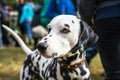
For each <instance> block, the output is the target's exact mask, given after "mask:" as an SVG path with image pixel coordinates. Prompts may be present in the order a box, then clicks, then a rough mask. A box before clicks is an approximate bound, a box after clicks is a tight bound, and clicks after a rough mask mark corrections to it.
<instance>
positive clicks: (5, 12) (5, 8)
mask: <svg viewBox="0 0 120 80" xmlns="http://www.w3.org/2000/svg"><path fill="white" fill-rule="evenodd" d="M0 5H1V6H0V11H1V14H2V24H4V25H7V26H9V18H10V11H11V7H10V6H9V5H8V3H7V0H3V1H2V2H1V4H0ZM2 34H3V36H2V39H3V45H4V46H8V45H9V41H8V32H7V31H6V30H5V29H3V28H2Z"/></svg>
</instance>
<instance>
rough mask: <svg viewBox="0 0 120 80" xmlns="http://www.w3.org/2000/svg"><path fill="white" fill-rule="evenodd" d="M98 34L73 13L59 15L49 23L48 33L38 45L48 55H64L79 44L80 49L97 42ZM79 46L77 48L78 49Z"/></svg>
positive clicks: (44, 54) (40, 50) (42, 52)
mask: <svg viewBox="0 0 120 80" xmlns="http://www.w3.org/2000/svg"><path fill="white" fill-rule="evenodd" d="M96 38H97V36H96V34H95V33H94V31H93V30H92V29H90V27H89V26H88V25H87V24H85V23H84V22H82V23H81V21H80V19H78V18H77V17H76V16H73V15H59V16H57V17H55V18H53V19H52V21H51V22H50V23H49V24H48V35H47V36H45V37H44V38H43V39H42V40H41V41H40V42H39V43H38V45H37V48H38V50H39V52H40V53H41V54H42V55H43V56H45V57H47V58H51V57H63V56H65V55H66V54H67V53H69V52H70V51H72V49H73V48H74V47H75V46H76V45H77V46H78V48H79V49H80V51H83V50H84V49H86V48H87V47H88V46H90V45H92V44H93V43H95V42H96ZM78 48H77V49H78Z"/></svg>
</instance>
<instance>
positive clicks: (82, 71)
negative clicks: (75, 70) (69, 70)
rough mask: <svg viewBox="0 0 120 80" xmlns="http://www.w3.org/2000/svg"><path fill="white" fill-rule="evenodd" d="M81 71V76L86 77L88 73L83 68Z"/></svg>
mask: <svg viewBox="0 0 120 80" xmlns="http://www.w3.org/2000/svg"><path fill="white" fill-rule="evenodd" d="M80 70H81V73H80V74H81V75H82V76H84V75H85V74H86V73H87V72H86V71H85V70H84V68H83V67H80Z"/></svg>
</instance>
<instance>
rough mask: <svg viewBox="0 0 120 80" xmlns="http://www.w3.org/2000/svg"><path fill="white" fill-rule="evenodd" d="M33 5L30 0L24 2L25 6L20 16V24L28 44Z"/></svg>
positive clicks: (30, 34) (30, 42) (30, 37)
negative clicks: (23, 27)
mask: <svg viewBox="0 0 120 80" xmlns="http://www.w3.org/2000/svg"><path fill="white" fill-rule="evenodd" d="M34 8H35V6H34V3H33V2H32V0H25V4H24V6H23V10H22V14H21V16H20V21H19V22H20V24H24V26H25V32H26V34H27V36H28V40H29V42H28V44H32V26H31V25H32V19H33V16H34Z"/></svg>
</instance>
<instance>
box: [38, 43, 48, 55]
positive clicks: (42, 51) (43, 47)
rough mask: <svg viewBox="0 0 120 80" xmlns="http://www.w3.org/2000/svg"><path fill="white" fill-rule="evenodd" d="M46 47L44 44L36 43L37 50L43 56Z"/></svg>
mask: <svg viewBox="0 0 120 80" xmlns="http://www.w3.org/2000/svg"><path fill="white" fill-rule="evenodd" d="M47 47H48V45H47V44H46V43H38V44H37V49H38V50H39V51H40V52H41V53H42V54H44V53H45V51H46V49H47Z"/></svg>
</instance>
